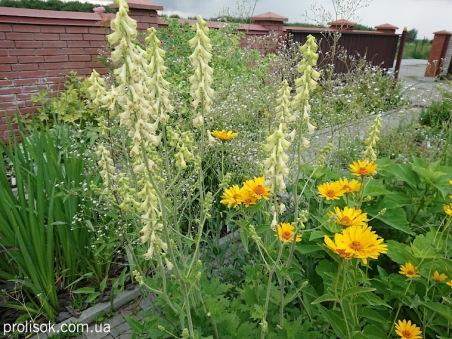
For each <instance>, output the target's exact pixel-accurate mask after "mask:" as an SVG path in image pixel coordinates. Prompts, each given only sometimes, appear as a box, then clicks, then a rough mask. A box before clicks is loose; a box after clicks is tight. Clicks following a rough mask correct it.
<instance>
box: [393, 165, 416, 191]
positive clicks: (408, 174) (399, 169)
mask: <svg viewBox="0 0 452 339" xmlns="http://www.w3.org/2000/svg"><path fill="white" fill-rule="evenodd" d="M385 170H386V171H387V172H388V173H389V174H391V175H393V176H394V177H395V178H396V179H397V180H400V181H404V182H406V183H408V184H410V185H413V186H417V185H419V184H420V183H421V179H420V178H419V175H418V174H417V173H416V172H415V171H413V169H412V168H411V165H406V164H397V165H396V164H394V165H390V166H388V167H387V168H386V169H385Z"/></svg>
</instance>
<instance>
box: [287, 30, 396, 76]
mask: <svg viewBox="0 0 452 339" xmlns="http://www.w3.org/2000/svg"><path fill="white" fill-rule="evenodd" d="M288 33H290V35H291V37H292V40H293V41H296V42H299V43H301V44H304V43H305V42H306V37H307V36H308V35H309V34H310V35H313V36H314V37H315V38H316V39H317V41H320V50H321V53H320V57H319V62H318V63H319V65H322V63H324V61H325V59H326V58H327V57H328V55H330V54H329V53H331V47H332V46H333V41H334V40H333V36H332V34H333V33H332V32H328V31H324V32H320V31H318V32H315V31H314V30H313V29H309V30H302V29H299V30H298V29H297V30H288ZM399 38H400V35H399V34H383V33H380V32H367V31H343V32H341V36H340V38H339V40H338V43H337V46H338V47H340V49H344V50H346V51H347V55H349V56H355V57H362V58H365V59H366V60H367V61H369V62H370V63H371V64H372V65H373V66H379V67H382V68H393V65H394V60H395V58H396V52H397V45H398V43H399ZM334 66H335V70H334V71H335V72H336V73H345V72H347V70H348V69H347V65H346V64H345V63H344V61H343V60H341V59H340V58H338V57H337V56H336V57H335V59H334Z"/></svg>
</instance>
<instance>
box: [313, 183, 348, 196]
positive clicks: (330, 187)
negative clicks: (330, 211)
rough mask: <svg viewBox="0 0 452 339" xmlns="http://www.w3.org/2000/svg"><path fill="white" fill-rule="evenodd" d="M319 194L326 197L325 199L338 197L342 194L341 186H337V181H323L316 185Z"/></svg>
mask: <svg viewBox="0 0 452 339" xmlns="http://www.w3.org/2000/svg"><path fill="white" fill-rule="evenodd" d="M317 189H318V190H319V194H320V195H321V196H322V197H324V198H326V200H334V199H339V197H341V196H343V195H344V191H343V190H342V187H339V184H338V183H337V181H335V182H325V183H323V184H321V185H320V186H319V187H317Z"/></svg>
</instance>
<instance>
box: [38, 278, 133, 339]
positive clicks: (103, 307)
mask: <svg viewBox="0 0 452 339" xmlns="http://www.w3.org/2000/svg"><path fill="white" fill-rule="evenodd" d="M140 294H141V293H140V286H139V285H137V286H135V288H134V289H133V290H131V291H124V292H122V293H120V294H118V295H117V296H116V298H115V299H114V301H113V310H117V309H119V308H120V307H121V306H124V305H125V304H127V303H129V302H130V301H132V300H133V299H135V298H137V297H139V296H140ZM110 311H112V308H111V305H110V302H103V303H99V304H96V305H94V306H93V307H90V308H87V309H86V310H84V311H83V312H82V314H81V315H80V316H79V317H78V318H75V317H71V318H69V319H66V320H65V321H63V322H61V323H58V324H56V325H55V326H53V327H52V330H51V331H48V332H46V333H38V334H36V335H34V336H33V337H31V339H46V338H49V337H51V336H53V335H55V334H58V333H63V332H62V331H61V329H62V326H67V325H68V324H76V323H78V324H86V325H89V324H91V323H92V322H93V321H94V320H95V319H96V318H98V317H99V316H101V315H102V314H107V313H109V312H110Z"/></svg>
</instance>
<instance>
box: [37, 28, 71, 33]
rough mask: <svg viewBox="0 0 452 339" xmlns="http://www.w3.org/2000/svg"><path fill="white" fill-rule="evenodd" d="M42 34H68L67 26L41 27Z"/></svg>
mask: <svg viewBox="0 0 452 339" xmlns="http://www.w3.org/2000/svg"><path fill="white" fill-rule="evenodd" d="M41 33H66V27H65V26H41Z"/></svg>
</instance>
